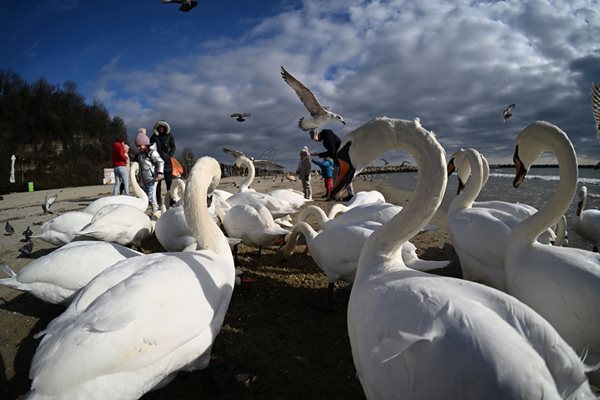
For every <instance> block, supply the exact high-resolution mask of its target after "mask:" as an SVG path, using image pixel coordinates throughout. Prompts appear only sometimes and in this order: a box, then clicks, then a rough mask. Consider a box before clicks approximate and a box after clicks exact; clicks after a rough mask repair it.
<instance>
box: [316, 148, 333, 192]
mask: <svg viewBox="0 0 600 400" xmlns="http://www.w3.org/2000/svg"><path fill="white" fill-rule="evenodd" d="M311 161H312V162H314V163H315V164H317V165H318V166H319V167H321V176H322V177H323V183H324V184H325V195H324V196H323V198H327V197H329V193H331V189H332V188H333V160H332V159H331V158H330V157H325V159H323V161H317V160H311Z"/></svg>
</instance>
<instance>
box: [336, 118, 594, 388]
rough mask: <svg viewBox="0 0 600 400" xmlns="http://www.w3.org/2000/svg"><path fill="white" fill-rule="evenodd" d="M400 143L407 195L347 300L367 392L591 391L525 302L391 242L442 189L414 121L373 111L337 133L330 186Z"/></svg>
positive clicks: (440, 170) (427, 137) (421, 219)
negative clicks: (336, 170)
mask: <svg viewBox="0 0 600 400" xmlns="http://www.w3.org/2000/svg"><path fill="white" fill-rule="evenodd" d="M399 147H400V148H402V149H404V150H406V151H408V152H409V153H410V154H411V155H412V156H413V158H414V159H415V161H416V163H417V165H418V168H419V174H418V176H417V184H416V188H415V191H414V195H413V197H412V200H411V201H409V202H408V203H407V204H406V205H405V206H404V208H403V210H402V211H400V213H398V214H397V215H396V216H395V217H394V218H393V219H392V220H391V221H390V222H388V223H386V224H384V225H383V226H382V227H380V228H379V229H377V230H376V231H375V232H374V233H373V234H372V235H371V237H370V238H369V239H368V241H367V243H366V244H365V246H364V247H363V250H362V252H361V255H360V260H359V265H358V270H357V273H356V277H355V280H354V284H353V287H352V292H351V295H350V301H349V304H348V333H349V337H350V343H351V347H352V356H353V359H354V364H355V366H356V368H357V371H358V377H359V379H360V382H361V384H362V387H363V390H364V392H365V395H366V397H367V398H368V399H389V398H396V397H398V396H399V394H401V395H402V396H404V397H407V398H412V399H432V398H460V399H506V398H512V399H517V398H520V399H534V398H537V399H539V398H545V399H549V398H553V399H558V398H562V397H563V396H564V397H569V396H572V397H575V396H579V398H594V395H593V393H592V392H591V389H590V387H589V384H588V382H587V380H586V376H585V373H584V368H585V367H584V365H583V363H582V362H581V361H580V360H579V358H578V357H577V355H576V354H575V353H574V352H573V350H572V349H571V348H570V347H569V346H568V345H567V344H566V343H565V342H564V341H563V340H562V339H561V338H560V336H559V335H558V334H557V333H556V331H554V329H553V328H552V327H551V326H550V325H549V324H548V323H547V322H546V321H545V320H544V319H543V318H541V317H540V316H539V315H538V314H536V313H535V312H533V311H532V310H531V309H530V308H529V307H527V306H525V305H524V304H522V303H521V302H519V301H517V300H516V299H514V298H513V297H511V296H508V295H506V294H505V293H502V292H500V291H498V290H495V289H492V288H489V287H487V286H484V285H479V284H477V283H473V282H469V281H464V280H460V279H455V278H448V277H442V276H435V275H430V274H427V273H424V272H419V271H414V270H411V269H409V268H407V267H406V266H405V265H404V263H403V261H402V257H401V255H400V247H401V246H402V244H403V243H404V242H405V241H406V240H407V239H409V238H410V237H412V236H413V235H414V234H415V233H416V232H418V231H419V230H420V229H421V228H422V227H423V226H424V225H425V224H426V223H427V222H429V220H430V219H431V217H432V216H433V214H434V212H435V211H436V210H437V208H438V207H439V205H440V203H441V200H442V197H443V194H444V190H445V187H446V165H445V157H444V152H443V149H442V147H441V146H440V145H439V143H438V142H437V141H436V140H435V138H434V136H433V134H431V133H430V132H428V131H426V130H425V129H423V128H422V127H421V126H420V124H419V123H418V120H417V121H404V120H394V119H389V118H378V119H375V120H372V121H370V122H368V123H366V124H365V125H363V126H361V127H359V128H358V129H356V130H355V131H353V132H351V133H350V134H349V135H348V136H346V138H345V139H344V141H343V142H342V145H341V149H342V152H341V154H340V152H338V156H341V159H340V167H341V168H340V170H341V171H342V172H341V174H340V175H339V177H338V184H337V185H336V186H335V187H334V189H333V191H334V192H335V191H336V190H337V191H338V192H339V191H341V190H343V189H344V188H345V186H346V185H347V184H348V183H349V182H350V178H347V176H348V174H350V175H351V176H352V175H354V173H355V171H360V169H361V168H363V167H365V166H366V165H369V163H371V162H372V161H373V160H374V159H375V158H378V157H379V155H380V154H382V153H383V152H385V151H387V150H389V149H392V148H399ZM334 194H335V193H334Z"/></svg>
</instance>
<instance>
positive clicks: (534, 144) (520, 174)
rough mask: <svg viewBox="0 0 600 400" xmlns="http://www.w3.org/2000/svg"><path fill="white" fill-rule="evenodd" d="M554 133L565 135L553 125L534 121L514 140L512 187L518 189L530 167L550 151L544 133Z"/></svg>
mask: <svg viewBox="0 0 600 400" xmlns="http://www.w3.org/2000/svg"><path fill="white" fill-rule="evenodd" d="M548 131H554V132H556V133H559V134H562V135H564V136H566V134H565V133H564V132H563V131H561V130H560V128H558V127H557V126H555V125H552V124H550V123H548V122H544V121H536V122H533V123H531V124H529V125H528V126H527V127H526V128H525V129H523V130H522V131H521V132H520V133H519V135H518V136H517V139H516V144H515V154H514V155H513V162H514V163H515V179H514V180H513V186H514V187H515V188H518V187H519V186H520V185H521V183H523V180H524V179H525V176H526V175H527V172H528V171H529V168H531V165H532V164H533V163H534V162H535V160H537V159H538V158H539V156H540V155H541V154H542V153H543V152H544V151H546V150H550V148H549V146H548V143H547V136H545V135H544V133H546V132H548Z"/></svg>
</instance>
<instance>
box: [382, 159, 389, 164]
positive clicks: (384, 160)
mask: <svg viewBox="0 0 600 400" xmlns="http://www.w3.org/2000/svg"><path fill="white" fill-rule="evenodd" d="M381 161H383V162H384V165H388V164H389V161H388V160H386V159H385V158H382V159H381Z"/></svg>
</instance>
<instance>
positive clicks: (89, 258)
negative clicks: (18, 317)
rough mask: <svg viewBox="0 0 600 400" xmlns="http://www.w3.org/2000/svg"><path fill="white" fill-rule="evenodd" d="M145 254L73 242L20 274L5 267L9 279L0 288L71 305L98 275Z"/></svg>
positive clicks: (101, 244)
mask: <svg viewBox="0 0 600 400" xmlns="http://www.w3.org/2000/svg"><path fill="white" fill-rule="evenodd" d="M141 254H142V253H139V252H137V251H134V250H131V249H128V248H127V247H124V246H121V245H118V244H114V243H107V242H99V241H90V240H82V241H77V242H71V243H68V244H66V245H64V246H63V247H61V248H59V249H56V250H54V251H53V252H52V253H49V254H46V255H45V256H42V257H40V258H38V259H36V260H33V261H32V262H30V263H29V264H27V265H26V266H24V267H23V268H22V269H21V270H20V271H19V272H18V273H15V272H14V271H12V270H11V269H10V268H9V267H8V266H4V267H3V269H4V271H5V272H6V273H7V274H9V275H10V277H9V278H6V279H0V285H4V286H8V287H11V288H13V289H16V290H20V291H22V292H29V293H31V294H32V295H34V296H35V297H37V298H39V299H41V300H43V301H46V302H48V303H54V304H58V303H62V304H69V303H70V302H71V299H72V297H73V296H74V295H75V293H76V292H77V291H78V290H79V289H81V288H82V287H84V286H85V285H87V284H88V282H89V281H91V280H92V279H93V278H94V277H95V276H96V275H98V274H99V273H100V272H102V271H104V270H105V269H106V268H108V267H110V266H111V265H113V264H115V263H116V262H117V261H120V260H123V259H125V258H130V257H135V256H139V255H141Z"/></svg>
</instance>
